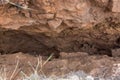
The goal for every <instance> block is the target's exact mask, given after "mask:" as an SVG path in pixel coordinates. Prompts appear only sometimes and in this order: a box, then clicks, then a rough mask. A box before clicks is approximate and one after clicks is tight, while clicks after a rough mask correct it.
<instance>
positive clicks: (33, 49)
mask: <svg viewBox="0 0 120 80" xmlns="http://www.w3.org/2000/svg"><path fill="white" fill-rule="evenodd" d="M11 1H13V2H14V3H19V4H20V3H21V2H20V1H21V0H18V2H16V0H11ZM25 1H26V2H25V3H23V4H21V5H26V6H27V7H29V8H30V9H34V10H24V9H22V8H18V7H17V6H15V5H11V4H2V3H0V4H1V5H0V53H1V55H0V66H1V68H2V67H6V68H7V73H9V72H10V73H11V72H12V71H13V70H14V69H15V65H16V61H17V60H19V62H20V63H19V66H18V69H17V71H18V74H17V75H16V76H15V77H18V76H20V73H19V72H20V71H24V72H25V73H26V74H30V73H31V71H32V69H31V67H30V65H29V64H28V62H31V64H32V65H34V67H35V66H36V64H37V58H38V56H40V57H42V58H43V59H42V60H43V62H44V61H45V60H46V59H47V58H48V57H49V56H50V55H51V54H54V56H53V57H52V59H50V61H48V62H47V64H46V65H44V66H43V69H42V70H43V72H44V73H45V75H63V74H66V73H69V72H71V71H79V70H83V71H85V72H86V73H88V74H91V75H93V76H98V75H99V76H103V73H104V77H107V76H110V75H111V74H112V67H113V65H114V64H119V63H120V15H119V13H113V12H111V11H112V10H111V7H112V6H111V5H112V3H113V2H112V1H113V0H112V1H111V0H109V1H107V0H106V1H107V2H106V1H105V3H104V4H103V3H102V2H101V1H99V0H75V1H74V2H75V3H74V2H73V0H63V1H61V2H60V1H59V0H51V1H49V0H45V1H44V0H25ZM103 2H104V0H103ZM73 3H74V4H73ZM77 3H80V4H77ZM58 4H59V5H58ZM72 4H73V5H72ZM76 4H77V5H76ZM81 4H82V6H80V5H81ZM73 6H75V8H73ZM38 71H39V70H38ZM10 73H9V76H10ZM40 73H41V72H40Z"/></svg>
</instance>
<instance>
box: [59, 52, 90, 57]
mask: <svg viewBox="0 0 120 80" xmlns="http://www.w3.org/2000/svg"><path fill="white" fill-rule="evenodd" d="M78 56H79V57H85V56H88V53H85V52H77V53H65V52H61V53H60V57H61V58H74V57H78Z"/></svg>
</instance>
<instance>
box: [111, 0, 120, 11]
mask: <svg viewBox="0 0 120 80" xmlns="http://www.w3.org/2000/svg"><path fill="white" fill-rule="evenodd" d="M112 11H113V12H120V0H113V8H112Z"/></svg>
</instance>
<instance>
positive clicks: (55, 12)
mask: <svg viewBox="0 0 120 80" xmlns="http://www.w3.org/2000/svg"><path fill="white" fill-rule="evenodd" d="M3 1H4V0H3ZM1 2H2V1H1ZM11 2H14V3H16V4H20V5H22V6H23V7H24V5H27V6H28V7H29V8H31V9H32V10H30V11H28V10H24V9H19V8H16V7H15V6H13V7H11V6H12V5H11V4H5V5H6V6H5V7H3V6H1V11H0V12H1V15H4V17H2V16H1V17H0V24H1V25H2V26H3V27H5V28H13V29H18V28H20V27H21V26H24V25H29V24H30V25H31V23H32V24H34V23H37V22H39V23H40V24H41V25H44V26H47V28H48V29H49V28H50V29H51V30H56V31H59V30H60V29H62V30H63V29H64V28H68V27H78V28H81V27H91V26H93V25H94V24H96V23H98V22H99V21H101V20H103V19H105V17H107V16H109V14H111V13H112V12H116V13H117V12H120V11H119V10H120V6H119V3H120V2H119V0H11ZM108 10H109V11H108ZM7 12H9V13H7ZM6 14H7V17H5V16H6ZM16 15H17V17H18V18H17V19H16ZM20 16H23V17H20ZM4 20H5V21H6V22H4ZM15 20H16V21H15ZM21 23H23V24H21ZM11 24H14V25H11ZM6 26H7V27H6ZM11 26H14V27H11Z"/></svg>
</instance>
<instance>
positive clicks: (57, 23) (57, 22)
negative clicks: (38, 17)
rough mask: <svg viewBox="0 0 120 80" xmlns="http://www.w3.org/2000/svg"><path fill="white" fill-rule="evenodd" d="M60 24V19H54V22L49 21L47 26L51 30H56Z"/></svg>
mask: <svg viewBox="0 0 120 80" xmlns="http://www.w3.org/2000/svg"><path fill="white" fill-rule="evenodd" d="M61 23H62V20H61V19H55V20H50V21H48V25H49V26H50V28H51V29H56V28H57V27H59V26H60V25H61Z"/></svg>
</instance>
